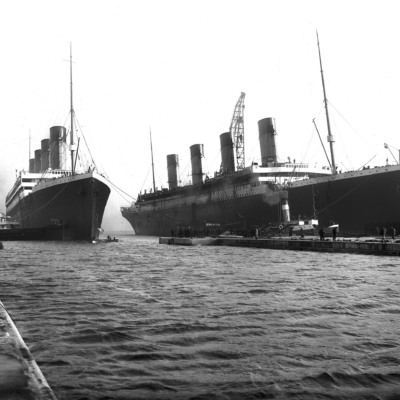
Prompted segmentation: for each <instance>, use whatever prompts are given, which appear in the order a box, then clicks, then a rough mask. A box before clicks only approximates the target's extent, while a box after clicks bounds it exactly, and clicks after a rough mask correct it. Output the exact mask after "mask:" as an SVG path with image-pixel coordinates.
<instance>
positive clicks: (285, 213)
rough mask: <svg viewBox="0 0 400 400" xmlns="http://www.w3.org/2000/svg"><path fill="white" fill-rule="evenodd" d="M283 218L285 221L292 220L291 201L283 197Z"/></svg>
mask: <svg viewBox="0 0 400 400" xmlns="http://www.w3.org/2000/svg"><path fill="white" fill-rule="evenodd" d="M282 220H283V222H289V221H290V211H289V203H288V201H287V200H286V199H282Z"/></svg>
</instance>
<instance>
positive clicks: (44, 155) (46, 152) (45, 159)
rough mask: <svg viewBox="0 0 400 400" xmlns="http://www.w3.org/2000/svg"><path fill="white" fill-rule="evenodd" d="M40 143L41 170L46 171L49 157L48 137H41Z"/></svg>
mask: <svg viewBox="0 0 400 400" xmlns="http://www.w3.org/2000/svg"><path fill="white" fill-rule="evenodd" d="M41 145H42V154H41V170H42V171H46V170H47V169H48V168H49V160H50V159H49V157H50V152H49V145H50V139H43V140H42V141H41Z"/></svg>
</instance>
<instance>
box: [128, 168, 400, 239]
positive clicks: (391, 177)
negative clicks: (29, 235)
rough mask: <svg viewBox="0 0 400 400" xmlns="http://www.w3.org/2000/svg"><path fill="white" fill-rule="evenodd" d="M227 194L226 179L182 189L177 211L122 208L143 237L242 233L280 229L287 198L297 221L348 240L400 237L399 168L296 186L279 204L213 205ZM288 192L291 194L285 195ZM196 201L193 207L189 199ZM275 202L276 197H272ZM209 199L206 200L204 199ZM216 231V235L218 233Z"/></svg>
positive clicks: (260, 199) (246, 200)
mask: <svg viewBox="0 0 400 400" xmlns="http://www.w3.org/2000/svg"><path fill="white" fill-rule="evenodd" d="M218 186H219V187H220V188H221V190H225V191H228V190H230V189H229V188H232V187H234V185H233V184H232V182H228V181H227V180H221V181H220V182H219V183H218V184H214V185H212V186H210V187H209V188H208V189H207V185H206V184H204V185H203V186H202V189H195V187H194V186H192V187H187V188H181V189H180V190H181V195H180V196H176V200H175V203H176V204H175V206H174V207H169V208H167V207H165V205H167V204H168V201H167V199H168V196H170V195H167V194H166V195H159V196H158V197H156V198H155V199H154V200H146V201H145V202H144V204H146V206H145V207H138V203H136V206H133V207H126V208H123V209H122V215H123V216H124V217H125V218H126V219H127V220H128V221H129V222H130V224H131V225H132V228H133V229H134V230H135V233H136V234H138V235H155V236H162V235H170V234H171V233H172V232H171V230H175V229H176V228H177V227H184V228H186V227H189V226H190V227H191V229H192V230H195V229H205V227H206V223H208V222H209V223H210V224H212V223H218V224H220V230H226V229H230V230H232V231H243V230H249V229H252V228H254V227H255V226H263V225H264V226H265V225H276V224H277V223H279V221H280V201H279V199H280V198H282V197H285V196H286V195H287V197H288V201H289V206H290V215H291V218H292V219H299V217H300V218H301V219H309V218H313V217H314V218H316V219H318V221H319V224H320V226H323V227H327V226H329V225H332V224H334V223H336V224H339V226H340V233H341V234H344V235H376V234H380V232H381V229H382V227H383V226H385V227H386V228H387V229H388V232H390V228H391V227H392V226H393V227H395V228H396V231H397V232H400V166H387V167H379V168H373V169H366V170H362V171H355V172H347V173H342V174H337V175H331V176H326V177H321V178H314V179H308V180H304V181H301V182H296V183H293V184H292V185H291V186H289V187H288V188H287V192H284V191H282V192H281V193H278V192H276V193H275V195H274V196H275V197H274V196H272V197H274V200H273V201H272V202H271V201H270V202H266V201H265V195H263V194H251V193H250V194H248V195H244V196H242V197H241V196H237V195H236V192H235V190H233V196H232V198H230V199H227V200H223V201H222V200H221V201H211V200H210V198H211V192H212V191H215V190H217V187H218ZM283 193H286V194H285V195H284V196H282V194H283ZM189 197H191V198H192V199H194V200H192V201H191V204H188V202H187V198H189ZM272 197H271V198H272ZM203 198H205V199H206V200H205V201H204V200H202V199H203ZM210 226H211V228H210V229H211V230H212V229H214V231H215V226H214V228H213V227H212V225H210Z"/></svg>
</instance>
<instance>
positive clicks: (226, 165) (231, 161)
mask: <svg viewBox="0 0 400 400" xmlns="http://www.w3.org/2000/svg"><path fill="white" fill-rule="evenodd" d="M219 139H220V142H221V158H222V171H223V172H234V171H235V156H234V153H233V140H232V133H231V132H225V133H222V134H221V135H219Z"/></svg>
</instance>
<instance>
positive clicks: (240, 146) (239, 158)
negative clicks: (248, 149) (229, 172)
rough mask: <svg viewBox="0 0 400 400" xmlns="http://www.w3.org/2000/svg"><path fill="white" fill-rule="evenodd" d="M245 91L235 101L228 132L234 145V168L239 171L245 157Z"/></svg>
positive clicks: (242, 167) (242, 166)
mask: <svg viewBox="0 0 400 400" xmlns="http://www.w3.org/2000/svg"><path fill="white" fill-rule="evenodd" d="M245 96H246V93H244V92H242V93H240V97H239V100H238V101H237V103H236V106H235V109H234V111H233V117H232V122H231V126H230V128H229V132H231V134H232V138H233V145H234V147H235V157H236V170H237V171H240V170H242V169H244V167H245V165H244V163H245V159H244V121H243V112H244V97H245Z"/></svg>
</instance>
